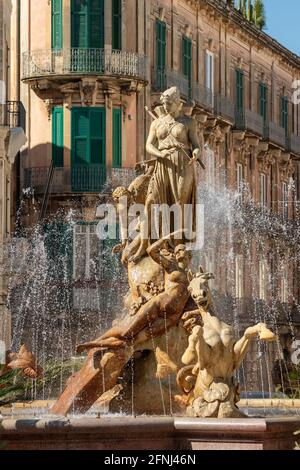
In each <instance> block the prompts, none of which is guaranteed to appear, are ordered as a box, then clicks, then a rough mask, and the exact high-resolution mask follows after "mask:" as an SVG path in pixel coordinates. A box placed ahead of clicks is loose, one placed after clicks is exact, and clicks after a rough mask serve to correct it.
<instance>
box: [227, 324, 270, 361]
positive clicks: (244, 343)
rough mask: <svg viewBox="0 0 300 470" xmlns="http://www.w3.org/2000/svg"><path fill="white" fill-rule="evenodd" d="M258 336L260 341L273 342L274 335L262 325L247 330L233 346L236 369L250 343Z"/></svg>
mask: <svg viewBox="0 0 300 470" xmlns="http://www.w3.org/2000/svg"><path fill="white" fill-rule="evenodd" d="M257 335H259V338H260V339H261V340H262V341H275V340H276V335H274V333H272V331H270V330H269V329H268V328H267V326H266V325H265V324H264V323H258V324H257V325H255V326H251V327H249V328H247V330H246V331H245V333H244V336H243V337H242V338H241V339H240V340H239V341H238V342H237V343H236V344H235V346H234V356H235V363H236V368H238V367H240V365H241V363H242V362H243V360H244V359H245V356H246V354H247V352H248V350H249V345H250V342H251V341H252V340H253V339H254V338H256V336H257Z"/></svg>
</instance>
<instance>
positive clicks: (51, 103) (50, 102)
mask: <svg viewBox="0 0 300 470" xmlns="http://www.w3.org/2000/svg"><path fill="white" fill-rule="evenodd" d="M44 103H45V106H46V111H47V116H48V121H50V119H51V116H52V110H53V108H54V106H55V103H54V100H52V99H47V100H44Z"/></svg>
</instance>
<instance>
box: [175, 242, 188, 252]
mask: <svg viewBox="0 0 300 470" xmlns="http://www.w3.org/2000/svg"><path fill="white" fill-rule="evenodd" d="M181 250H184V251H186V246H185V245H183V244H181V245H177V246H176V247H175V250H174V253H175V254H176V253H177V252H178V251H181Z"/></svg>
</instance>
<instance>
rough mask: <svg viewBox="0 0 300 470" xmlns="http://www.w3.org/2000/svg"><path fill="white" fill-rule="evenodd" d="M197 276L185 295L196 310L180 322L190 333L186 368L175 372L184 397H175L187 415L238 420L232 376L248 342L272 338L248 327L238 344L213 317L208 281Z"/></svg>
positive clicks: (263, 329)
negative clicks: (189, 298) (187, 295)
mask: <svg viewBox="0 0 300 470" xmlns="http://www.w3.org/2000/svg"><path fill="white" fill-rule="evenodd" d="M211 276H212V275H210V274H205V273H198V274H196V275H195V276H194V278H193V279H191V281H190V284H189V291H190V293H191V296H192V298H193V300H194V302H195V303H196V305H197V306H198V310H196V311H192V312H186V313H185V314H184V315H183V317H182V320H183V321H184V323H185V327H186V328H187V329H188V331H189V332H190V336H189V346H188V348H187V349H186V351H185V353H184V355H183V356H182V362H183V364H185V365H186V367H184V368H182V369H181V371H179V373H178V376H177V382H178V385H179V386H180V387H181V389H182V390H183V392H184V394H185V396H184V397H178V401H180V400H182V403H183V405H184V406H185V407H186V406H188V409H187V410H188V414H189V415H190V416H198V417H203V418H204V417H219V418H223V417H232V418H233V417H239V416H241V414H242V413H241V412H240V411H239V410H238V408H237V407H236V403H237V402H238V401H239V392H238V388H239V387H238V384H237V383H236V382H235V379H234V372H235V371H236V370H237V369H238V368H239V367H240V365H241V363H242V361H243V360H244V358H245V356H246V354H247V352H248V350H249V346H250V343H251V341H253V340H254V339H255V338H256V337H257V336H259V338H260V339H261V340H263V341H275V340H276V336H275V335H274V334H273V333H272V332H271V331H270V330H269V329H268V328H267V327H266V325H265V324H264V323H258V324H257V325H255V326H253V327H249V328H247V329H246V331H245V332H244V335H243V336H242V338H240V339H239V340H238V339H237V338H236V337H235V334H234V329H233V327H231V326H230V325H227V324H226V323H224V322H222V321H221V320H219V319H218V318H217V317H216V316H214V315H213V314H212V313H211V312H212V305H211V294H210V289H209V286H208V279H210V278H211Z"/></svg>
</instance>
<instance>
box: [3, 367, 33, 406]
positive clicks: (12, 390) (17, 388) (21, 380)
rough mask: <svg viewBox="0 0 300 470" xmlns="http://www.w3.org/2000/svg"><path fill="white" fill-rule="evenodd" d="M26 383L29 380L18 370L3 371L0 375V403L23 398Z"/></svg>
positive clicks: (27, 383)
mask: <svg viewBox="0 0 300 470" xmlns="http://www.w3.org/2000/svg"><path fill="white" fill-rule="evenodd" d="M2 370H3V369H2ZM0 373H1V371H0ZM28 385H29V380H28V379H26V378H25V377H24V376H22V373H21V372H20V371H18V370H12V371H8V372H4V373H3V374H2V375H0V405H2V406H3V405H8V404H10V403H13V402H14V401H17V400H19V399H20V398H23V397H24V396H25V395H26V390H27V388H28Z"/></svg>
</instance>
